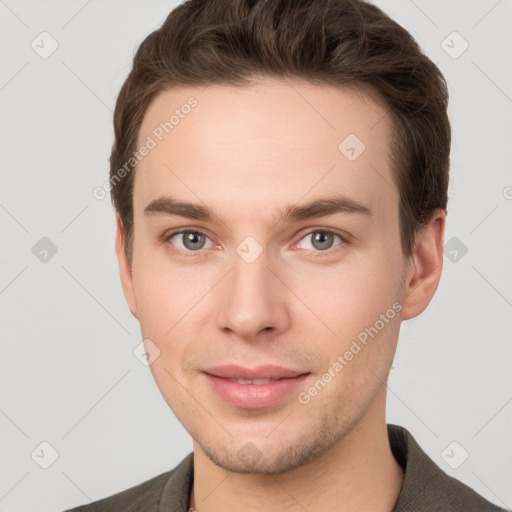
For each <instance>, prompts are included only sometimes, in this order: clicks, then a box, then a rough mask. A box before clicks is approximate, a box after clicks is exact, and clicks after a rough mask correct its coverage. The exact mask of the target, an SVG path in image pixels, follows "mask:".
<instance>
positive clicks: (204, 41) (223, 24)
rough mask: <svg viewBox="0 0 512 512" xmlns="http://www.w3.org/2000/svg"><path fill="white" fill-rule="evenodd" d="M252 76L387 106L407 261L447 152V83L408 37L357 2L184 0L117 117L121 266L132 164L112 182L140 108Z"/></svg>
mask: <svg viewBox="0 0 512 512" xmlns="http://www.w3.org/2000/svg"><path fill="white" fill-rule="evenodd" d="M262 76H263V77H269V78H279V77H281V78H297V79H300V80H307V81H309V82H312V83H315V84H326V85H339V86H340V87H341V86H345V87H356V88H361V89H362V90H367V91H370V93H371V94H372V95H373V96H374V98H376V99H377V100H380V102H381V103H382V104H383V105H384V106H385V107H386V110H387V112H388V113H389V115H390V119H391V122H392V128H393V129H392V136H391V141H390V155H391V159H392V162H393V167H394V168H393V173H394V179H395V183H396V186H397V188H398V193H399V197H400V199H399V211H400V236H401V243H402V250H403V252H404V254H405V255H407V256H409V255H410V254H411V253H412V251H413V249H414V241H415V235H416V232H417V231H418V230H420V229H421V228H422V227H424V226H425V225H426V224H427V223H428V221H429V220H430V218H431V216H432V214H433V212H434V210H436V209H443V210H444V211H446V204H447V189H448V169H449V159H450V143H451V129H450V122H449V119H448V114H447V108H448V90H447V85H446V82H445V79H444V77H443V75H442V73H441V71H440V70H439V69H438V68H437V66H436V65H435V64H434V63H433V62H432V61H431V60H430V59H429V58H428V57H427V56H426V55H425V54H424V53H423V52H422V50H421V49H420V47H419V45H418V44H417V42H416V41H415V40H414V38H413V37H412V36H411V34H409V32H407V30H405V29H404V28H403V27H402V26H400V25H399V24H398V23H396V22H395V21H394V20H392V19H391V18H390V17H389V16H388V15H387V14H385V13H384V12H383V11H382V10H381V9H379V8H378V7H376V6H374V5H371V4H370V3H367V2H365V1H363V0H187V1H185V2H183V3H182V4H180V5H178V6H177V7H176V8H175V9H174V10H173V11H171V13H170V14H169V15H168V17H167V19H166V20H165V22H164V23H163V25H162V26H161V27H160V28H159V29H158V30H156V31H154V32H152V33H151V34H150V35H149V36H147V37H146V39H145V40H144V41H143V42H142V44H141V45H140V47H139V48H138V50H137V52H136V54H135V57H134V61H133V68H132V70H131V72H130V74H129V76H128V77H127V79H126V81H125V82H124V84H123V86H122V89H121V91H120V93H119V97H118V99H117V103H116V107H115V112H114V131H115V141H114V145H113V148H112V154H111V158H110V183H111V184H112V185H113V186H112V187H111V196H112V201H113V204H114V207H115V209H116V210H117V212H118V214H119V216H120V219H121V221H122V224H123V228H124V232H125V250H126V254H127V256H128V260H129V261H130V262H131V258H132V247H133V182H134V171H135V165H136V164H134V165H132V166H130V168H129V170H130V171H131V172H127V173H124V174H123V175H124V177H123V179H122V180H119V179H118V180H117V182H116V181H115V179H116V178H118V177H119V174H118V172H119V170H120V169H121V168H124V169H126V165H127V162H131V160H130V158H131V157H132V155H133V154H134V152H135V151H136V146H137V138H138V134H139V130H140V126H141V123H142V120H143V117H144V115H145V113H146V111H147V109H148V107H149V105H150V103H151V102H152V101H153V100H154V99H155V97H156V96H157V95H158V94H159V93H160V92H162V91H165V90H169V89H171V88H173V87H175V86H179V85H190V86H202V85H208V84H214V83H215V84H231V85H245V84H250V83H251V80H254V79H255V78H256V77H258V78H261V77H262ZM132 160H133V159H132Z"/></svg>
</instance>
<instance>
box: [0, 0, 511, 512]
mask: <svg viewBox="0 0 512 512" xmlns="http://www.w3.org/2000/svg"><path fill="white" fill-rule="evenodd" d="M377 4H378V5H379V6H381V7H382V8H383V9H384V10H385V11H387V12H388V13H389V14H391V16H392V17H393V18H394V19H396V20H397V21H398V22H399V23H400V24H402V25H403V26H405V28H407V29H408V30H409V31H410V32H411V33H412V35H413V36H414V37H415V38H416V39H417V40H418V42H419V43H420V45H421V46H422V47H423V48H424V50H425V51H426V53H427V54H428V55H429V56H430V58H431V59H432V60H433V61H434V62H436V63H437V64H438V66H439V67H440V68H441V70H442V72H443V73H444V74H445V76H446V78H447V80H448V83H449V88H450V94H451V100H450V101H451V103H450V116H451V120H452V124H453V148H452V167H451V184H450V202H449V214H448V224H447V233H446V238H445V241H446V242H447V244H449V245H447V247H446V248H445V249H446V250H445V268H444V274H443V277H442V280H441V284H440V287H439V290H438V292H437V295H436V297H435V298H434V300H433V302H432V304H431V305H430V306H429V308H428V309H427V311H426V312H425V313H424V314H423V315H421V316H420V317H419V318H417V319H413V320H411V321H408V322H405V323H404V324H403V325H402V332H401V336H400V343H399V349H398V353H397V357H396V360H395V363H394V369H393V370H392V373H391V377H390V381H389V393H388V396H389V405H388V421H389V422H392V423H398V424H401V425H404V426H405V427H407V428H408V429H409V430H410V431H411V432H412V433H413V434H414V436H415V437H416V439H417V440H418V441H419V442H420V444H421V445H422V446H423V448H424V449H425V450H426V451H427V452H428V454H429V455H430V456H431V457H432V458H433V459H434V460H435V461H436V463H437V464H439V465H440V466H441V467H442V468H443V469H444V470H445V471H447V472H448V473H449V474H451V475H453V476H455V477H456V478H458V479H460V480H462V481H463V482H465V483H467V484H468V485H470V486H471V487H473V488H474V489H476V490H477V491H478V492H479V493H481V494H482V495H484V496H485V497H487V498H488V499H489V500H491V501H493V502H495V503H498V504H501V505H502V506H505V505H506V506H508V507H510V506H512V486H511V485H510V482H512V461H511V453H512V436H511V432H512V430H511V426H512V386H511V380H512V377H511V372H510V363H511V360H512V357H511V356H512V354H511V352H512V349H511V343H510V339H511V332H512V327H511V323H510V318H511V308H512V286H511V284H512V268H511V265H510V262H511V261H512V254H511V253H512V250H511V247H512V243H511V241H512V230H511V229H510V224H511V223H510V219H511V217H510V215H511V209H512V200H511V199H512V175H511V169H510V165H511V162H512V143H511V142H512V139H511V135H512V133H511V125H512V116H511V114H512V59H510V49H511V46H512V31H511V30H510V27H511V22H512V2H511V1H510V0H501V1H496V0H488V1H480V2H463V1H452V2H446V1H444V0H443V1H441V0H438V1H428V2H427V1H426V0H423V1H420V0H416V1H412V0H401V1H390V0H386V1H379V2H377ZM174 5H175V2H172V1H161V0H159V1H157V0H153V1H151V2H148V1H147V0H146V1H142V0H138V1H130V2H122V1H121V0H116V1H103V2H100V1H99V0H89V1H84V0H66V1H64V0H61V1H55V0H54V1H45V2H36V1H34V0H33V1H27V0H6V1H0V14H1V18H0V23H1V30H0V34H1V36H0V37H1V44H2V50H3V54H2V66H1V76H0V88H1V109H2V112H1V115H2V125H1V130H2V132H1V144H2V147H1V153H2V164H3V165H2V187H1V191H0V221H1V229H2V235H3V243H2V251H1V269H2V270H1V274H0V300H1V307H2V312H3V322H2V326H1V327H2V330H1V333H2V353H1V390H2V400H1V408H0V428H1V437H2V441H3V442H2V446H1V449H2V453H1V458H2V464H1V466H0V471H1V488H0V510H1V511H23V512H29V511H36V510H37V511H59V510H63V509H64V508H67V507H71V506H72V505H77V504H79V503H87V502H89V501H90V500H96V499H99V498H101V497H104V496H107V495H110V494H113V493H114V492H117V491H120V490H122V489H125V488H127V487H130V486H132V485H135V484H138V483H140V482H142V481H143V480H146V479H149V478H151V477H153V476H155V475H157V474H159V473H162V472H164V471H167V470H169V469H170V468H172V467H174V466H175V465H176V464H177V463H178V462H179V461H180V460H181V459H182V458H183V457H184V456H185V455H186V454H187V453H188V452H189V451H191V449H192V443H191V440H190V438H189V436H188V434H187V433H186V432H185V431H184V429H183V428H182V427H181V425H180V424H179V423H178V421H177V420H176V419H175V418H174V416H173V414H172V412H171V411H170V409H169V408H168V407H167V405H166V403H165V402H164V400H163V398H162V397H161V395H160V392H159V390H158V388H157V387H156V385H155V384H154V382H153V379H152V376H151V374H150V371H149V368H147V367H146V366H144V365H143V364H141V363H140V362H139V360H138V359H137V358H136V357H135V356H134V355H133V349H134V348H135V347H136V346H137V345H138V344H139V343H140V341H141V336H140V330H139V326H138V323H137V322H136V321H135V319H133V318H132V317H131V315H130V313H129V311H128V308H127V306H126V304H125V301H124V297H123V295H122V291H121V286H120V283H119V278H118V270H117V264H116V260H115V253H114V217H113V212H112V207H111V205H110V201H109V198H108V197H107V198H105V199H103V200H97V199H95V198H94V197H93V195H92V190H93V188H94V187H96V186H98V185H102V184H103V183H104V182H105V180H106V179H107V172H108V165H107V159H108V156H109V151H110V147H111V143H112V128H111V124H112V123H111V117H112V109H113V106H114V102H115V98H116V95H117V93H118V91H119V88H120V86H121V84H122V81H123V80H124V78H125V76H126V74H127V72H128V71H129V67H130V62H131V59H132V57H133V52H134V49H135V48H136V46H137V45H138V44H139V43H140V42H141V41H142V40H143V39H144V37H145V36H146V35H147V34H148V33H149V32H151V31H152V30H153V29H155V28H156V27H157V26H158V25H159V24H160V23H161V22H162V21H163V19H164V17H165V16H166V15H167V13H168V12H169V11H170V10H171V8H172V7H173V6H174ZM43 31H47V32H48V33H49V34H51V38H53V40H55V41H57V43H58V48H57V49H56V51H55V52H54V53H53V54H52V55H50V56H47V55H44V56H45V57H47V58H42V57H41V56H40V53H41V52H48V51H49V50H50V49H51V45H52V44H55V43H52V39H51V38H50V37H49V36H40V34H41V32H43ZM454 31H456V32H458V34H460V36H458V35H457V34H455V35H453V34H452V33H453V32H454ZM464 40H465V41H467V43H468V44H469V47H468V48H467V49H466V50H465V51H464V52H463V53H461V51H462V50H463V49H464V46H465V43H464ZM33 41H34V43H33V44H34V46H35V47H36V48H37V51H38V52H39V53H37V52H36V51H35V49H33V48H32V47H31V44H32V42H33ZM443 41H444V43H443ZM459 54H460V55H459ZM43 237H47V238H48V239H49V240H51V242H52V244H54V246H55V247H56V248H57V253H56V254H54V255H53V254H52V251H51V247H49V246H48V241H42V242H40V240H41V238H43ZM36 244H38V245H36ZM34 246H35V249H33V248H34ZM465 248H467V253H465V254H464V251H465ZM45 250H48V251H49V252H48V253H45V252H44V251H45ZM34 253H35V254H34ZM41 258H42V259H43V261H41ZM45 258H46V261H44V259H45ZM454 441H455V442H456V444H452V443H453V442H454ZM42 442H47V443H49V444H50V445H51V446H52V447H53V449H55V450H56V452H57V453H58V458H57V459H56V460H55V461H54V462H53V464H51V465H50V466H49V467H48V468H47V469H43V468H42V467H40V465H41V464H43V465H44V464H48V463H49V462H51V453H52V451H51V449H50V448H48V447H47V445H42V446H41V443H42ZM466 452H467V453H468V454H469V457H468V458H467V460H464V457H465V453H466ZM32 453H34V455H33V456H32V455H31V454H32ZM451 466H459V467H458V468H457V469H453V468H452V467H451Z"/></svg>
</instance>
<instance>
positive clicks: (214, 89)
mask: <svg viewBox="0 0 512 512" xmlns="http://www.w3.org/2000/svg"><path fill="white" fill-rule="evenodd" d="M292 85H293V87H292ZM190 98H194V99H193V100H190ZM187 104H188V105H193V107H191V108H188V107H184V106H185V105H187ZM176 110H177V111H178V113H177V115H176V116H175V119H174V120H173V121H171V122H172V123H173V125H172V127H171V128H170V127H169V126H170V125H165V124H164V125H162V123H165V122H166V121H167V122H168V121H169V117H170V115H172V114H173V113H174V112H175V111H176ZM178 119H179V120H178ZM162 126H165V127H166V128H167V131H168V133H166V130H165V129H163V128H162ZM390 130H391V127H390V124H389V122H388V117H387V116H386V114H385V111H384V110H383V108H382V107H380V106H379V105H378V104H377V103H375V102H374V101H372V100H371V99H370V97H368V96H365V95H364V94H363V93H361V92H355V91H351V90H348V89H340V88H334V87H330V86H314V85H312V84H309V83H301V82H294V83H291V84H289V83H286V82H284V81H279V80H271V81H270V80H269V81H267V82H260V83H258V84H253V85H251V86H250V87H236V86H224V85H222V86H209V87H206V88H203V89H201V88H176V89H172V90H169V91H166V92H164V93H161V94H160V95H159V96H158V97H157V98H156V100H155V101H154V102H153V103H152V104H151V106H150V108H149V109H148V111H147V112H146V115H145V118H144V120H143V123H142V127H141V130H140V134H139V147H140V146H142V145H143V144H146V143H147V142H148V141H149V139H148V137H149V138H150V139H152V140H153V141H154V142H155V145H154V147H151V148H150V150H149V151H148V152H147V155H146V156H144V158H143V159H142V160H141V161H140V163H139V164H138V166H137V170H136V175H135V180H134V191H133V204H134V238H133V240H134V245H133V261H132V271H131V273H130V272H125V273H124V275H123V271H122V279H123V287H124V291H125V294H126V298H127V300H128V303H129V305H130V309H131V311H132V312H133V314H134V315H135V316H136V317H137V318H138V320H139V321H140V324H141V330H142V335H143V338H145V340H146V341H145V343H146V348H147V350H148V352H149V353H150V362H151V358H152V357H154V360H153V362H151V365H150V368H151V371H152V373H153V376H154V378H155V380H156V383H157V385H158V387H159V389H160V391H161V393H162V395H163V397H164V398H165V400H166V401H167V403H168V404H169V406H170V407H171V408H172V410H173V411H174V413H175V414H176V416H177V418H178V419H179V421H180V422H181V423H182V424H183V425H184V427H185V428H186V430H187V431H188V432H189V433H190V435H191V436H192V438H193V439H194V441H195V446H197V447H199V449H201V450H203V452H204V453H205V454H207V455H208V456H209V457H210V459H211V460H212V461H214V462H215V463H216V464H218V465H220V466H222V467H224V468H225V469H228V470H231V471H236V472H255V473H262V472H270V473H275V472H282V471H287V470H290V469H293V468H295V467H298V466H300V465H303V464H305V463H307V462H309V461H312V460H314V459H315V458H317V457H319V456H320V455H321V454H324V453H326V452H327V451H328V450H329V449H330V448H332V447H333V446H334V445H335V444H336V443H337V442H338V441H340V440H341V439H343V437H344V436H345V435H346V434H347V433H348V432H350V431H351V429H352V428H353V427H354V426H355V425H356V424H358V423H359V422H361V421H363V419H364V418H367V417H369V415H371V411H372V409H373V408H375V407H376V397H379V396H380V397H382V396H383V395H384V393H383V391H384V389H385V388H383V387H384V383H383V382H384V381H385V380H386V378H387V374H388V371H389V368H390V366H391V363H392V359H393V356H394V352H395V347H396V342H397V338H398V332H399V325H400V319H401V317H402V316H403V313H404V311H403V308H402V300H403V298H404V283H405V279H406V277H407V276H409V274H407V269H408V266H407V265H408V260H407V259H406V258H405V257H404V256H403V254H402V251H401V245H400V235H399V217H398V192H397V189H396V187H395V185H394V180H393V176H392V171H391V167H390V155H389V148H388V140H389V135H390ZM160 139H161V140H160ZM148 146H153V144H152V143H149V144H148ZM119 231H120V235H119V236H121V235H122V231H121V229H120V230H119ZM121 245H122V244H121V243H118V249H119V250H118V254H119V257H120V262H121V266H122V268H123V265H124V267H125V268H126V261H124V263H123V258H124V256H123V254H122V251H121V250H120V247H121ZM151 354H153V356H151ZM382 412H383V411H380V412H379V413H382Z"/></svg>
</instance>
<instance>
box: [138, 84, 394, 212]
mask: <svg viewBox="0 0 512 512" xmlns="http://www.w3.org/2000/svg"><path fill="white" fill-rule="evenodd" d="M390 129H391V127H390V123H389V118H388V115H387V113H386V111H385V109H384V108H383V107H382V106H381V105H380V104H378V103H376V102H375V101H374V100H373V99H372V98H371V97H370V96H369V95H367V94H366V93H365V92H364V91H363V90H352V89H346V88H340V87H334V86H328V85H313V84H311V83H308V82H298V81H295V82H292V81H288V80H277V79H276V80H267V81H264V82H259V83H254V84H251V85H250V86H231V85H210V86H207V87H203V88H199V87H176V88H173V89H170V90H168V91H165V92H162V93H160V94H159V95H158V96H157V97H156V98H155V100H154V101H153V102H152V104H151V105H150V107H149V108H148V110H147V112H146V114H145V117H144V119H143V122H142V125H141V129H140V132H139V137H138V146H137V147H138V148H140V147H141V146H143V145H144V144H146V145H148V146H151V149H150V150H149V151H148V152H147V154H146V156H144V158H142V159H141V161H140V162H139V164H138V166H137V171H136V174H135V187H134V200H135V201H134V206H135V209H136V210H141V209H143V207H144V206H145V204H146V203H147V202H149V201H150V200H151V199H154V198H155V197H156V196H157V195H164V194H170V195H173V196H176V195H178V196H180V197H183V198H188V199H192V198H194V199H195V200H197V199H198V198H199V199H202V198H204V199H205V202H207V203H208V205H209V206H212V207H219V208H222V207H223V206H224V207H225V206H226V205H229V206H230V207H236V206H238V207H240V209H245V210H246V211H247V212H249V210H250V208H249V207H250V205H251V204H252V203H253V202H254V207H255V208H258V207H259V208H261V204H259V205H258V202H259V201H260V200H261V199H262V197H263V196H264V197H265V199H266V201H267V203H268V204H272V202H279V201H283V200H284V199H285V198H286V199H287V200H290V201H298V200H299V199H300V198H301V197H303V196H305V195H306V194H309V195H311V196H314V195H318V194H320V193H321V192H322V191H329V192H332V191H334V190H336V191H338V192H340V193H343V194H344V195H347V196H349V197H352V198H354V199H355V200H360V201H362V202H367V203H368V202H370V203H375V202H377V203H379V202H380V203H382V205H383V206H385V204H386V201H387V202H388V203H389V201H390V200H391V199H392V200H393V202H395V201H397V197H392V196H394V195H395V196H396V190H394V186H393V178H392V172H391V166H390V158H389V142H388V141H389V138H390ZM150 141H151V142H150ZM386 189H387V190H386ZM194 196H195V197H194ZM214 203H215V204H214ZM252 213H254V211H253V212H252Z"/></svg>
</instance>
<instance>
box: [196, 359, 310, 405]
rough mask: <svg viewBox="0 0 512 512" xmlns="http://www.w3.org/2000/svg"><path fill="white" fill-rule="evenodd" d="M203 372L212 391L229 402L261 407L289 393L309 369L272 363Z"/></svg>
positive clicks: (211, 369) (234, 366) (217, 367)
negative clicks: (293, 368)
mask: <svg viewBox="0 0 512 512" xmlns="http://www.w3.org/2000/svg"><path fill="white" fill-rule="evenodd" d="M203 374H204V376H205V378H206V380H207V382H208V384H209V386H210V388H211V389H212V391H214V392H215V393H216V394H217V395H219V396H220V397H221V398H222V399H223V400H224V401H225V402H227V403H228V404H231V405H234V406H236V407H243V408H250V409H258V408H264V407H268V406H270V405H273V404H275V403H276V402H278V401H279V400H281V399H283V398H285V397H286V396H288V395H290V394H291V393H292V392H293V391H294V390H295V389H296V388H297V386H298V385H299V384H300V383H302V382H303V381H304V379H306V378H307V376H308V375H309V372H300V371H296V370H292V369H290V368H284V367H282V366H272V365H270V366H260V367H258V368H253V369H251V368H244V367H242V366H236V365H227V366H215V367H211V368H208V369H207V370H205V371H204V372H203Z"/></svg>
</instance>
